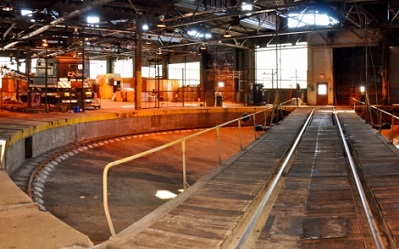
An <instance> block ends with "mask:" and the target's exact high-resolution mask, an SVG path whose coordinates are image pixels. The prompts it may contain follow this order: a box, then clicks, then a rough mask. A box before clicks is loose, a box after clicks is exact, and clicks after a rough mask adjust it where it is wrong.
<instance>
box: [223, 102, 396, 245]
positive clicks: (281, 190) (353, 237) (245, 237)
mask: <svg viewBox="0 0 399 249" xmlns="http://www.w3.org/2000/svg"><path fill="white" fill-rule="evenodd" d="M353 154H356V153H355V152H354V151H352V150H351V147H350V144H348V141H347V139H346V137H345V133H344V131H343V129H342V126H341V123H340V120H339V117H338V115H337V114H336V112H335V110H334V109H332V108H327V109H326V108H321V109H320V108H318V109H316V110H314V111H312V112H311V114H310V115H309V117H308V119H307V121H306V122H305V124H304V125H303V128H302V130H301V131H300V132H299V134H298V136H297V137H296V138H295V140H294V143H293V145H292V146H291V147H290V149H289V150H288V152H287V153H286V155H285V156H284V157H283V160H282V163H281V164H279V165H278V168H276V170H275V172H276V173H275V174H274V176H273V178H271V179H270V183H269V184H268V187H267V188H266V189H265V190H264V191H263V193H261V194H262V195H263V197H262V198H261V199H259V200H258V204H257V205H255V206H256V209H255V210H252V211H251V213H253V215H251V216H250V217H248V219H247V220H246V222H245V225H244V226H242V228H241V229H240V231H239V233H237V234H235V236H234V239H233V240H231V242H230V243H229V244H228V245H227V246H226V247H225V248H242V249H244V248H252V249H267V248H379V249H380V248H396V245H395V244H394V239H393V237H392V235H391V234H390V232H389V231H387V230H386V229H384V223H385V222H384V221H383V220H384V217H383V216H381V212H379V211H378V210H377V209H378V207H377V206H376V205H375V202H374V199H373V196H371V195H370V194H369V192H368V190H367V189H365V188H364V187H363V185H362V182H365V180H364V179H363V176H362V175H361V174H359V173H358V169H359V168H360V167H361V166H359V165H357V161H358V160H357V159H356V158H353V156H352V155H353ZM370 199H371V200H370Z"/></svg>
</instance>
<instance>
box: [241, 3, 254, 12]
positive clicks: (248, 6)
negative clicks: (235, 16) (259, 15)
mask: <svg viewBox="0 0 399 249" xmlns="http://www.w3.org/2000/svg"><path fill="white" fill-rule="evenodd" d="M253 7H254V6H253V5H252V4H250V3H246V2H243V3H242V5H241V9H242V10H243V11H252V9H253Z"/></svg>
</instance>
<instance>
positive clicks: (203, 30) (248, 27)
mask: <svg viewBox="0 0 399 249" xmlns="http://www.w3.org/2000/svg"><path fill="white" fill-rule="evenodd" d="M243 2H244V1H239V0H201V1H196V0H180V1H168V0H117V1H112V0H58V1H54V0H49V1H43V0H41V1H39V0H33V1H22V0H17V1H12V0H11V1H7V0H1V1H0V4H1V6H2V8H1V9H0V17H1V20H2V21H1V23H0V49H1V52H2V55H3V56H4V55H5V56H8V55H10V54H14V55H15V54H18V55H19V56H21V57H23V56H24V54H26V53H28V52H29V51H30V52H31V53H30V54H31V55H32V56H43V55H44V54H46V55H56V54H62V53H65V52H70V51H82V48H84V53H85V54H86V55H88V56H90V57H91V58H104V57H108V56H132V55H133V54H134V51H135V46H136V44H137V39H140V42H139V44H140V43H141V47H142V54H143V56H146V55H147V56H148V55H154V54H157V53H165V54H182V55H184V54H195V53H198V52H199V51H200V48H201V46H202V47H216V48H219V47H221V48H223V47H237V48H248V47H250V48H251V47H253V46H254V45H258V44H265V43H270V42H276V41H277V42H291V43H295V42H299V41H306V35H307V34H308V33H309V32H319V33H326V34H328V33H329V32H330V33H331V32H339V31H340V30H354V29H361V30H364V29H365V28H366V27H367V30H378V32H374V34H376V33H378V36H379V40H380V42H382V43H385V44H389V45H399V15H398V11H399V3H398V1H393V0H391V1H386V0H381V1H378V0H324V1H322V0H319V1H309V0H255V1H253V0H252V1H247V2H248V3H251V4H253V9H252V10H245V9H244V8H243ZM22 10H29V11H31V12H29V13H28V14H25V15H23V14H22V12H21V11H22ZM294 11H295V12H297V13H299V12H301V13H304V12H309V13H314V11H319V12H323V13H327V14H328V15H329V16H331V17H334V18H335V19H336V20H338V23H337V24H335V25H329V26H328V27H327V26H325V27H323V26H312V25H305V26H301V27H297V28H288V26H287V16H288V14H289V13H292V12H294ZM312 11H313V12H312ZM89 15H97V16H98V17H99V18H100V19H99V22H98V23H95V24H91V23H88V22H87V20H86V18H87V16H89ZM143 24H147V25H148V30H143V29H142V27H143ZM160 24H163V25H164V26H163V27H162V26H161V27H160V26H158V25H160ZM194 28H195V29H196V30H197V32H198V33H197V34H193V33H190V32H192V29H194ZM205 34H210V37H206V35H205ZM277 36H278V37H279V39H275V38H276V37H277ZM44 41H46V45H47V46H46V47H44V46H43V43H44Z"/></svg>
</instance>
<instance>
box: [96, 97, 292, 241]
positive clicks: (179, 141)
mask: <svg viewBox="0 0 399 249" xmlns="http://www.w3.org/2000/svg"><path fill="white" fill-rule="evenodd" d="M289 102H291V100H289V101H284V102H282V103H280V104H279V105H277V106H278V107H282V106H284V105H285V104H287V103H289ZM295 108H297V106H295ZM273 109H274V107H267V108H265V110H261V111H258V112H254V113H251V114H247V115H244V116H242V117H240V118H236V119H234V120H231V121H228V122H225V123H223V124H221V125H217V126H214V127H211V128H208V129H206V130H203V131H200V132H197V133H195V134H192V135H189V136H186V137H184V138H181V139H177V140H175V141H172V142H169V143H167V144H164V145H162V146H158V147H156V148H153V149H150V150H147V151H144V152H141V153H139V154H135V155H132V156H128V157H125V158H122V159H119V160H116V161H113V162H110V163H108V164H107V165H106V166H105V168H104V170H103V206H104V212H105V217H106V219H107V223H108V227H109V230H110V232H111V236H115V235H116V233H115V228H114V225H113V222H112V219H111V214H110V211H109V205H108V172H109V170H110V169H111V168H112V167H114V166H118V165H120V164H123V163H126V162H129V161H132V160H135V159H138V158H141V157H144V156H147V155H150V154H152V153H155V152H157V151H161V150H163V149H166V148H168V147H171V146H173V145H176V144H181V148H182V171H183V188H184V189H187V187H188V183H187V181H186V168H187V166H186V141H187V140H189V139H191V138H194V137H197V136H199V135H201V134H204V133H207V132H210V131H213V130H216V134H217V137H216V139H217V148H218V160H219V163H220V164H221V163H222V161H221V156H220V153H221V145H220V128H221V127H223V126H227V125H229V124H233V123H235V122H238V127H239V129H241V121H242V120H244V119H247V118H250V117H253V119H254V125H255V117H256V115H258V114H262V113H265V115H266V114H267V111H270V110H272V111H273ZM265 118H267V116H265ZM271 122H272V121H271ZM254 130H255V128H254ZM254 133H255V139H256V136H257V135H256V131H254ZM238 136H239V141H240V148H241V149H242V148H243V146H242V143H241V141H242V140H241V131H239V132H238Z"/></svg>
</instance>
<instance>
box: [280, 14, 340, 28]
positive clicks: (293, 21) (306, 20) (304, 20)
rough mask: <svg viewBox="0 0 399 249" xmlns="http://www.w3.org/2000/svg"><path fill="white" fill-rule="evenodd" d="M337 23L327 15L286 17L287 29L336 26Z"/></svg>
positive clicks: (294, 15)
mask: <svg viewBox="0 0 399 249" xmlns="http://www.w3.org/2000/svg"><path fill="white" fill-rule="evenodd" d="M337 23H338V21H337V20H336V19H334V18H332V17H330V16H328V15H327V14H320V13H318V12H315V13H291V14H289V15H288V27H290V28H296V27H304V26H311V25H316V26H328V25H334V24H337Z"/></svg>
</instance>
